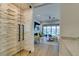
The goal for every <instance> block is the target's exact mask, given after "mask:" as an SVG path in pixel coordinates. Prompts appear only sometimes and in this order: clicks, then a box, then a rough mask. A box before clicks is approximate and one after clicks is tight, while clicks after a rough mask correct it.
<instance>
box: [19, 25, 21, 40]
mask: <svg viewBox="0 0 79 59" xmlns="http://www.w3.org/2000/svg"><path fill="white" fill-rule="evenodd" d="M18 29H19V31H18V35H19V36H18V38H19V39H18V41H20V35H21V34H20V31H21V30H20V24H18Z"/></svg>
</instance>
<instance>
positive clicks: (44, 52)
mask: <svg viewBox="0 0 79 59" xmlns="http://www.w3.org/2000/svg"><path fill="white" fill-rule="evenodd" d="M34 48H35V49H34V53H29V52H28V51H26V50H22V51H20V52H19V53H17V54H16V56H58V55H59V49H58V44H53V45H48V44H43V43H41V44H36V45H35V47H34Z"/></svg>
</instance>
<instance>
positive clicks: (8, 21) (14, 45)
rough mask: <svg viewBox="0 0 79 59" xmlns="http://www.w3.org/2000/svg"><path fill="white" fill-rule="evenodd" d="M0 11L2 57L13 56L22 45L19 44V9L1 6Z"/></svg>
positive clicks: (6, 5) (0, 51) (0, 48)
mask: <svg viewBox="0 0 79 59" xmlns="http://www.w3.org/2000/svg"><path fill="white" fill-rule="evenodd" d="M0 10H1V11H0V55H13V54H15V53H17V52H18V51H19V47H18V45H19V44H20V43H18V20H19V19H18V13H19V9H18V8H17V7H15V6H13V5H11V4H0ZM8 10H9V11H8ZM10 10H12V11H13V12H12V11H10ZM11 14H12V15H11Z"/></svg>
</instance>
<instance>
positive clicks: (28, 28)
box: [24, 9, 34, 52]
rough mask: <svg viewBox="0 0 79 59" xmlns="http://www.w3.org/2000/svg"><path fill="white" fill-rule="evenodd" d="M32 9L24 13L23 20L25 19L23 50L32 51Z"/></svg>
mask: <svg viewBox="0 0 79 59" xmlns="http://www.w3.org/2000/svg"><path fill="white" fill-rule="evenodd" d="M32 13H33V12H32V9H27V10H26V11H24V17H25V18H24V19H25V24H24V25H25V29H24V30H25V41H24V44H25V49H26V50H31V51H32V52H33V51H34V34H33V31H34V29H33V28H34V26H33V15H32Z"/></svg>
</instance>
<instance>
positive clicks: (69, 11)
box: [60, 4, 79, 37]
mask: <svg viewBox="0 0 79 59" xmlns="http://www.w3.org/2000/svg"><path fill="white" fill-rule="evenodd" d="M60 22H61V23H60V27H61V28H60V30H61V36H65V37H79V4H61V20H60Z"/></svg>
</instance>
